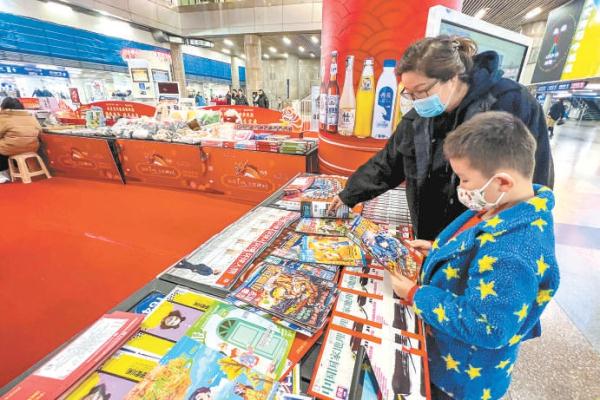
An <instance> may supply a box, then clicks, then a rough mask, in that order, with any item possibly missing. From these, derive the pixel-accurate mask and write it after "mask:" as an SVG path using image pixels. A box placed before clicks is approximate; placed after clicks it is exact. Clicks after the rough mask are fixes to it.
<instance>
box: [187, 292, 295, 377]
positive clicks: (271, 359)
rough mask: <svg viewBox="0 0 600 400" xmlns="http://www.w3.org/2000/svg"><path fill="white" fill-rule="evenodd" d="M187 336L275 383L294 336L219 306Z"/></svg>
mask: <svg viewBox="0 0 600 400" xmlns="http://www.w3.org/2000/svg"><path fill="white" fill-rule="evenodd" d="M186 336H187V337H190V338H192V339H193V340H196V341H198V342H200V343H202V344H204V345H206V346H208V347H210V348H211V349H214V350H218V351H220V352H222V353H225V354H226V355H227V356H228V357H230V358H231V359H234V360H236V361H237V362H238V363H240V364H241V365H245V366H247V367H248V368H250V369H252V370H254V371H256V372H259V373H261V374H262V375H265V376H268V377H269V378H272V379H274V380H278V379H279V378H280V377H281V374H282V373H283V371H284V368H285V364H286V361H287V356H288V354H289V352H290V349H291V347H292V344H293V342H294V338H295V333H294V332H293V331H292V330H290V329H287V328H285V327H282V326H280V325H277V324H276V323H274V322H272V321H269V320H268V319H266V318H263V317H261V316H259V315H257V314H255V313H252V312H249V311H248V310H244V309H241V308H238V307H235V306H233V305H230V304H225V303H218V304H216V305H214V306H213V307H212V308H211V309H210V310H209V311H208V312H206V313H205V314H204V315H203V316H202V318H200V319H199V320H198V321H197V322H196V323H195V324H194V325H193V326H192V327H191V328H190V329H189V330H188V331H187V332H186Z"/></svg>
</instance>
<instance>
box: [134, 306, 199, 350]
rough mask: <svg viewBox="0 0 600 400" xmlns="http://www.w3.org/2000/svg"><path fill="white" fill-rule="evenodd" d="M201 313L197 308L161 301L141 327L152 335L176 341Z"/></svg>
mask: <svg viewBox="0 0 600 400" xmlns="http://www.w3.org/2000/svg"><path fill="white" fill-rule="evenodd" d="M202 314H203V313H202V311H199V310H197V309H194V308H190V307H186V306H183V305H181V304H177V303H173V302H170V301H163V302H162V303H161V304H160V305H159V306H158V307H156V309H154V311H152V312H151V313H150V314H148V316H147V317H146V318H145V319H144V322H142V327H141V329H142V330H143V331H144V332H147V333H150V334H152V335H154V336H158V337H161V338H163V339H168V340H171V341H173V342H176V341H178V340H179V339H180V338H181V337H182V336H183V335H184V334H185V332H186V331H187V330H188V329H189V327H190V326H192V324H193V323H194V322H196V320H197V319H198V318H200V316H201V315H202Z"/></svg>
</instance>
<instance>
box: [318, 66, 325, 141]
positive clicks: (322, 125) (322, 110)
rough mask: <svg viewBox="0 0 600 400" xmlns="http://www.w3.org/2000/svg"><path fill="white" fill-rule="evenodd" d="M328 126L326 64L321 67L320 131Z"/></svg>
mask: <svg viewBox="0 0 600 400" xmlns="http://www.w3.org/2000/svg"><path fill="white" fill-rule="evenodd" d="M326 125H327V84H326V83H325V62H324V61H323V65H321V89H320V90H319V130H321V131H324V130H325V126H326Z"/></svg>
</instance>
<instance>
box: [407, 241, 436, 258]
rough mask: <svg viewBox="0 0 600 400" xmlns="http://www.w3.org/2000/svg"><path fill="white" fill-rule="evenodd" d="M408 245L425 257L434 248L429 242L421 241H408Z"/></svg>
mask: <svg viewBox="0 0 600 400" xmlns="http://www.w3.org/2000/svg"><path fill="white" fill-rule="evenodd" d="M406 243H407V244H408V245H409V246H410V247H412V248H413V249H415V250H418V251H420V252H421V253H423V254H424V255H427V254H429V251H430V250H431V246H432V244H431V242H430V241H429V240H421V239H417V240H408V241H406Z"/></svg>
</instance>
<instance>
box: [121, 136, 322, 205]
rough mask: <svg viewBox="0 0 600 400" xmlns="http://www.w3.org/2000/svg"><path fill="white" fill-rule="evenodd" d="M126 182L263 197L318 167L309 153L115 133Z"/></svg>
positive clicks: (237, 196) (256, 199) (254, 199)
mask: <svg viewBox="0 0 600 400" xmlns="http://www.w3.org/2000/svg"><path fill="white" fill-rule="evenodd" d="M116 147H117V149H118V153H119V160H120V162H121V166H122V168H123V174H124V175H125V180H126V182H127V183H128V184H129V183H136V184H145V185H151V186H162V187H170V188H175V189H184V190H195V191H201V192H205V193H212V194H218V195H225V196H227V197H230V198H233V199H237V200H244V201H249V202H259V201H262V200H264V199H265V198H266V197H268V196H269V195H270V194H272V193H273V192H274V191H275V190H276V189H277V188H278V187H280V186H281V185H283V184H284V183H286V182H288V181H289V180H290V179H291V178H293V177H294V176H295V175H296V174H298V173H299V172H316V171H317V169H318V167H317V157H316V156H317V154H316V150H313V151H312V152H309V153H308V154H306V155H291V154H281V153H266V152H258V151H249V150H240V149H229V148H218V147H204V148H201V147H200V146H197V145H187V144H175V143H162V142H153V141H146V140H131V139H117V141H116Z"/></svg>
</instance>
